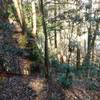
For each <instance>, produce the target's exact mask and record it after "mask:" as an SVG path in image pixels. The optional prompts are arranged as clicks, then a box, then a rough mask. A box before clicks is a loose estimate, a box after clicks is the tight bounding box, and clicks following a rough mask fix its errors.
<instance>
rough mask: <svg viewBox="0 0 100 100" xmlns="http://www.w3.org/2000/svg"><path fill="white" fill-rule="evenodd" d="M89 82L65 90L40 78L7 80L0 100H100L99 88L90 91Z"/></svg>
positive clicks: (4, 82) (98, 83)
mask: <svg viewBox="0 0 100 100" xmlns="http://www.w3.org/2000/svg"><path fill="white" fill-rule="evenodd" d="M89 83H91V82H89V81H87V82H86V81H79V80H78V81H77V82H75V83H74V84H73V85H72V87H71V88H70V89H63V88H62V87H61V86H60V85H59V84H58V83H57V82H54V81H49V82H48V84H47V83H46V81H45V79H44V78H42V77H40V76H38V77H36V76H29V77H22V76H14V77H10V78H5V79H4V81H3V84H1V86H2V89H0V90H1V91H0V100H100V82H99V81H98V82H97V85H99V88H97V89H96V90H88V89H87V88H86V87H87V86H88V84H89Z"/></svg>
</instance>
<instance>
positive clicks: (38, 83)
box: [29, 79, 44, 93]
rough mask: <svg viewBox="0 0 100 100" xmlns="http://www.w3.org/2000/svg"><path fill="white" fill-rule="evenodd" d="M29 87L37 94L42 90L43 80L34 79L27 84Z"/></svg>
mask: <svg viewBox="0 0 100 100" xmlns="http://www.w3.org/2000/svg"><path fill="white" fill-rule="evenodd" d="M29 87H31V88H32V89H33V90H35V91H36V92H37V93H40V92H41V91H42V90H43V88H44V80H41V79H35V80H32V81H31V82H30V83H29Z"/></svg>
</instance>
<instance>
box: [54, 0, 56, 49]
mask: <svg viewBox="0 0 100 100" xmlns="http://www.w3.org/2000/svg"><path fill="white" fill-rule="evenodd" d="M54 3H55V10H54V16H55V30H54V44H55V48H57V31H56V15H57V9H56V1H55V0H54Z"/></svg>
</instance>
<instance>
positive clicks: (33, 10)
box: [32, 1, 36, 36]
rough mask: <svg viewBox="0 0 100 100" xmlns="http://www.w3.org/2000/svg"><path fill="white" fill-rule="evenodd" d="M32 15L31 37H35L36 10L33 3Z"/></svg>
mask: <svg viewBox="0 0 100 100" xmlns="http://www.w3.org/2000/svg"><path fill="white" fill-rule="evenodd" d="M32 15H33V29H32V33H33V36H35V35H36V9H35V3H34V1H32Z"/></svg>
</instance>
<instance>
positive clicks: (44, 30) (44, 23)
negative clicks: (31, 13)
mask: <svg viewBox="0 0 100 100" xmlns="http://www.w3.org/2000/svg"><path fill="white" fill-rule="evenodd" d="M40 6H41V14H42V25H43V32H44V36H45V59H44V60H45V78H47V79H48V75H49V71H48V68H49V57H48V35H47V30H46V22H45V16H44V7H43V0H40Z"/></svg>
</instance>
